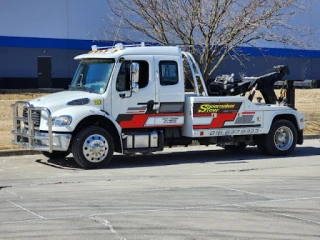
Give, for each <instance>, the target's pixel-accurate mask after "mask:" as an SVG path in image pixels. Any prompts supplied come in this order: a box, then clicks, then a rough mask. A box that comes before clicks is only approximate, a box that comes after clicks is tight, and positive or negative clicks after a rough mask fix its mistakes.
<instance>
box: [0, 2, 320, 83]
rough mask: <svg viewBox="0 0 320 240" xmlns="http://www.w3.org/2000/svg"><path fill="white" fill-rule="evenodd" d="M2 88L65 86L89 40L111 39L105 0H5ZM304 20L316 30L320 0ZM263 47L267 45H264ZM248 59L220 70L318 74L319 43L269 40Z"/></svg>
mask: <svg viewBox="0 0 320 240" xmlns="http://www.w3.org/2000/svg"><path fill="white" fill-rule="evenodd" d="M309 1H313V0H309ZM0 4H1V8H0V56H1V58H0V88H1V89H10V88H11V89H12V88H67V87H68V85H69V84H70V81H71V79H72V76H73V74H74V72H75V70H76V67H77V64H78V62H77V61H75V60H74V57H75V56H76V55H78V54H81V53H84V52H88V51H89V49H90V47H91V45H95V44H97V45H103V46H106V45H112V44H113V42H114V39H105V36H104V35H103V32H102V30H101V29H102V28H103V27H104V26H105V25H106V21H107V20H106V19H107V18H106V15H107V13H108V10H109V9H108V6H107V3H106V1H105V0H91V1H87V0H54V1H53V0H28V1H24V0H1V1H0ZM314 4H315V5H314V6H313V8H312V12H311V14H309V15H308V16H305V17H303V19H302V21H303V22H305V24H306V25H307V26H310V27H311V28H312V29H315V30H317V29H316V28H319V27H318V26H317V24H316V23H317V22H319V21H318V20H320V14H319V13H320V3H318V1H316V2H315V3H314ZM263 47H264V46H263ZM242 51H243V53H244V54H246V56H248V59H247V60H246V62H244V63H245V64H244V65H242V64H240V63H239V62H238V61H237V60H232V59H231V58H229V59H227V60H226V61H224V63H223V64H222V66H221V67H220V68H219V70H218V71H217V73H216V74H222V73H232V72H233V73H235V74H236V75H241V74H244V75H254V74H258V75H259V74H261V73H263V72H266V71H268V70H269V71H270V69H272V66H274V65H279V64H281V65H288V66H289V67H290V70H291V75H290V79H320V69H319V67H318V66H319V64H320V44H319V43H316V42H315V44H314V47H313V49H312V50H303V49H285V48H279V47H272V46H271V47H270V46H267V47H265V48H264V50H263V51H264V52H265V56H263V55H262V54H261V52H260V51H258V50H257V49H254V48H249V47H247V48H243V49H242Z"/></svg>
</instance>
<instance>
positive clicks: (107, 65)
mask: <svg viewBox="0 0 320 240" xmlns="http://www.w3.org/2000/svg"><path fill="white" fill-rule="evenodd" d="M114 63H115V60H114V59H83V60H82V61H81V63H80V64H79V66H78V69H77V71H76V73H75V75H74V77H73V80H72V82H71V85H70V89H69V90H71V91H75V90H76V91H88V92H91V93H104V91H105V90H106V87H107V85H108V82H109V79H110V75H111V72H112V69H113V66H114Z"/></svg>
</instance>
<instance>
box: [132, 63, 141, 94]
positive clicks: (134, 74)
mask: <svg viewBox="0 0 320 240" xmlns="http://www.w3.org/2000/svg"><path fill="white" fill-rule="evenodd" d="M130 71H131V79H130V80H131V89H132V92H134V93H136V92H138V91H139V84H138V82H139V71H140V67H139V63H137V62H133V63H132V64H131V69H130Z"/></svg>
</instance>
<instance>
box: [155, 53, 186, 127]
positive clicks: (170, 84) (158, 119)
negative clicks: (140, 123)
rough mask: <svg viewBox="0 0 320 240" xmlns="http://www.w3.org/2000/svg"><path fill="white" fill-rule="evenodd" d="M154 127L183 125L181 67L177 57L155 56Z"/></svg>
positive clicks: (183, 94)
mask: <svg viewBox="0 0 320 240" xmlns="http://www.w3.org/2000/svg"><path fill="white" fill-rule="evenodd" d="M154 63H155V79H156V105H155V119H154V121H155V126H157V127H160V126H164V127H176V126H182V125H183V124H184V97H185V93H184V79H183V65H182V60H181V57H179V56H155V57H154Z"/></svg>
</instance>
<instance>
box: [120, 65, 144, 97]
mask: <svg viewBox="0 0 320 240" xmlns="http://www.w3.org/2000/svg"><path fill="white" fill-rule="evenodd" d="M132 62H137V63H139V68H140V70H139V81H138V84H139V88H140V89H141V88H144V87H146V86H147V85H148V82H149V64H148V62H147V61H124V62H122V64H121V66H120V69H119V73H118V77H117V81H116V89H117V91H119V92H121V91H129V90H130V66H131V63H132Z"/></svg>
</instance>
